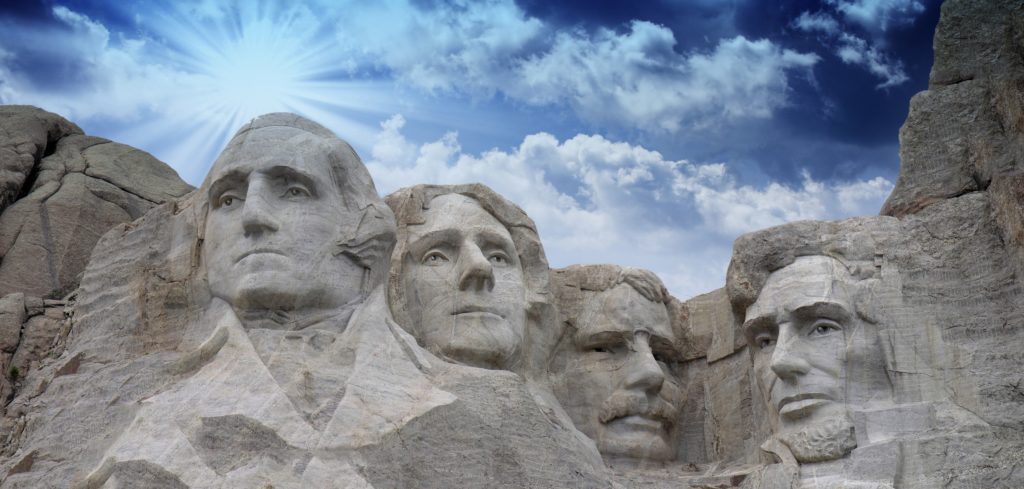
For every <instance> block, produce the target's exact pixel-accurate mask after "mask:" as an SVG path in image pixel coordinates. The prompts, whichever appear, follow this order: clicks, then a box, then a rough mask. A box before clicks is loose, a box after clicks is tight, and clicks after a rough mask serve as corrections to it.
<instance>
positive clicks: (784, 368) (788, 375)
mask: <svg viewBox="0 0 1024 489" xmlns="http://www.w3.org/2000/svg"><path fill="white" fill-rule="evenodd" d="M790 329H791V328H789V327H785V326H780V327H779V337H778V339H777V340H776V341H775V350H774V351H772V357H771V363H770V364H769V366H770V367H771V369H772V371H773V372H775V375H777V376H779V378H780V379H782V380H793V379H795V378H797V377H798V376H800V375H803V374H806V373H807V372H808V371H810V369H811V365H810V364H809V363H807V360H806V359H805V358H804V355H803V352H802V351H801V348H800V338H799V336H798V335H797V334H796V333H794V332H791V331H790Z"/></svg>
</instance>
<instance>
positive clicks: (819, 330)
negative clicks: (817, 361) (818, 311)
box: [810, 321, 840, 336]
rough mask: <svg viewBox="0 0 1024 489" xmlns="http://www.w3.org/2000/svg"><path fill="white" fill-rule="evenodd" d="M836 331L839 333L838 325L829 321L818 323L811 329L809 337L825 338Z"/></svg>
mask: <svg viewBox="0 0 1024 489" xmlns="http://www.w3.org/2000/svg"><path fill="white" fill-rule="evenodd" d="M836 331H840V328H839V325H837V324H835V323H833V322H831V321H819V322H817V323H815V324H814V327H813V328H811V332H810V335H811V336H826V335H830V334H832V333H835V332H836Z"/></svg>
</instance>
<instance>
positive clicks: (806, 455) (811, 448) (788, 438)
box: [779, 414, 857, 463]
mask: <svg viewBox="0 0 1024 489" xmlns="http://www.w3.org/2000/svg"><path fill="white" fill-rule="evenodd" d="M779 439H780V440H782V442H783V443H785V444H786V446H788V447H789V450H790V451H791V452H793V456H794V457H796V460H797V461H798V462H800V463H813V462H825V461H827V460H835V459H838V458H842V457H845V456H846V455H847V454H848V453H850V452H851V451H852V450H853V449H854V448H857V439H856V438H855V437H854V434H853V421H852V420H851V419H850V417H849V416H848V415H846V414H842V415H834V416H829V417H828V418H826V419H824V420H822V421H820V422H815V423H811V424H810V425H809V426H805V427H801V428H797V429H794V430H792V431H789V430H785V431H783V433H782V434H780V435H779Z"/></svg>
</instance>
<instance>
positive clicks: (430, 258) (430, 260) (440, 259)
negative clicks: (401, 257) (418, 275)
mask: <svg viewBox="0 0 1024 489" xmlns="http://www.w3.org/2000/svg"><path fill="white" fill-rule="evenodd" d="M447 261H448V257H447V256H444V253H441V252H440V251H431V252H429V253H427V254H426V255H423V263H425V264H427V265H440V264H442V263H445V262H447Z"/></svg>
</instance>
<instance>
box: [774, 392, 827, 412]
mask: <svg viewBox="0 0 1024 489" xmlns="http://www.w3.org/2000/svg"><path fill="white" fill-rule="evenodd" d="M832 401H835V399H834V398H833V397H832V396H830V395H828V394H825V393H822V392H809V393H804V394H797V395H795V396H789V397H783V398H782V400H780V401H779V403H778V408H779V414H780V415H782V416H786V417H792V418H798V417H801V416H805V415H807V414H809V413H810V412H811V411H813V410H814V409H816V408H817V407H818V406H820V405H822V404H825V403H828V402H832Z"/></svg>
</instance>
